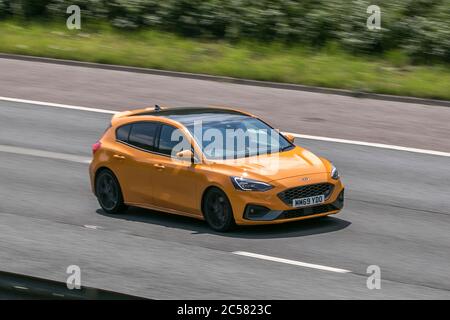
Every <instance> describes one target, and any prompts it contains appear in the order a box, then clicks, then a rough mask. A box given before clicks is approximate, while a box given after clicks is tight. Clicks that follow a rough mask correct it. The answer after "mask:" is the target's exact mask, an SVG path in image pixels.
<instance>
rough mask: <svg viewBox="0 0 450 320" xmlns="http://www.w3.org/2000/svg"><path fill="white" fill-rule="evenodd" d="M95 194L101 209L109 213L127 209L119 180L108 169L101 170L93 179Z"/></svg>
mask: <svg viewBox="0 0 450 320" xmlns="http://www.w3.org/2000/svg"><path fill="white" fill-rule="evenodd" d="M95 194H96V196H97V199H98V203H99V204H100V206H101V207H102V209H103V211H105V212H106V213H110V214H115V213H121V212H124V211H125V210H126V209H127V206H126V205H125V204H124V202H123V196H122V191H121V189H120V185H119V181H118V180H117V178H116V176H115V175H114V173H112V172H111V171H110V170H103V171H101V172H100V173H99V174H98V176H97V178H96V179H95Z"/></svg>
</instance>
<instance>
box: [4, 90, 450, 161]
mask: <svg viewBox="0 0 450 320" xmlns="http://www.w3.org/2000/svg"><path fill="white" fill-rule="evenodd" d="M0 101H9V102H17V103H28V104H34V105H39V106H44V107H55V108H61V109H70V110H80V111H87V112H97V113H105V114H116V113H119V112H120V111H113V110H108V109H99V108H89V107H82V106H75V105H66V104H60V103H52V102H43V101H35V100H25V99H17V98H9V97H1V96H0ZM285 133H288V134H291V135H293V136H294V137H296V138H300V139H309V140H317V141H327V142H336V143H343V144H351V145H360V146H365V147H373V148H380V149H388V150H395V151H406V152H413V153H419V154H427V155H433V156H441V157H450V152H444V151H437V150H428V149H419V148H411V147H403V146H397V145H390V144H383V143H375V142H366V141H358V140H347V139H339V138H330V137H320V136H313V135H306V134H299V133H291V132H285Z"/></svg>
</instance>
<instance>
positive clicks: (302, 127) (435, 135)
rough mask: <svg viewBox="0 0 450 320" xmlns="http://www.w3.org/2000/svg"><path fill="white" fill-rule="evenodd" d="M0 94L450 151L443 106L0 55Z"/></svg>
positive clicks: (448, 111)
mask: <svg viewBox="0 0 450 320" xmlns="http://www.w3.org/2000/svg"><path fill="white" fill-rule="evenodd" d="M0 73H1V77H0V96H4V97H13V98H21V99H29V100H40V101H49V102H54V103H64V104H74V105H80V106H86V107H94V108H107V109H113V110H125V109H130V108H141V107H145V106H149V105H154V104H167V105H169V106H205V105H226V106H233V107H236V108H238V109H243V110H246V111H249V112H252V113H254V114H256V115H259V116H261V117H263V118H264V119H266V120H267V121H270V122H271V124H273V125H274V126H275V127H277V128H281V129H283V130H284V131H289V132H296V133H301V134H309V135H315V136H325V137H333V138H341V139H352V140H361V141H368V142H375V143H385V144H393V145H400V146H404V147H412V148H422V149H431V150H437V151H444V152H450V139H449V136H450V132H449V131H450V130H449V123H450V108H449V107H438V106H429V105H419V104H412V103H400V102H391V101H380V100H373V99H359V98H352V97H345V96H339V95H330V94H320V93H311V92H303V91H294V90H282V89H274V88H263V87H255V86H247V85H238V84H230V83H219V82H211V81H205V80H193V79H185V78H174V77H167V76H157V75H151V74H139V73H132V72H122V71H112V70H102V69H91V68H84V67H75V66H65V65H57V64H49V63H39V62H29V61H19V60H11V59H2V58H0Z"/></svg>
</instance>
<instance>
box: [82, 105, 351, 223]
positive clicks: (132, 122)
mask: <svg viewBox="0 0 450 320" xmlns="http://www.w3.org/2000/svg"><path fill="white" fill-rule="evenodd" d="M293 140H294V138H293V137H292V136H290V135H283V134H280V133H279V132H278V131H277V130H275V129H273V128H272V127H271V126H269V125H268V124H267V123H266V122H264V121H262V120H261V119H258V118H257V117H255V116H253V115H251V114H247V113H244V112H240V111H237V110H232V109H224V108H212V107H211V108H173V109H161V108H159V107H158V106H156V107H155V109H153V108H152V109H141V110H134V111H127V112H122V113H118V114H116V115H114V116H113V119H112V121H111V126H110V127H109V128H108V129H107V130H106V132H105V133H104V135H103V136H102V138H101V139H100V140H99V141H98V142H97V143H95V144H94V145H93V160H92V162H91V165H90V169H89V170H90V177H91V184H92V190H93V192H94V194H95V195H96V196H97V198H98V201H99V203H100V206H101V207H102V209H103V210H104V211H105V212H107V213H111V214H113V213H120V212H123V211H125V210H126V208H127V206H137V207H143V208H148V209H155V210H159V211H164V212H169V213H174V214H180V215H185V216H189V217H194V218H198V219H204V220H206V222H207V223H208V224H209V226H210V227H211V228H212V229H214V230H217V231H226V230H228V229H230V228H231V227H233V226H234V225H235V224H238V225H252V224H271V223H272V224H273V223H283V222H289V221H295V220H302V219H308V218H314V217H321V216H326V215H330V214H335V213H338V212H339V211H340V210H341V209H342V208H343V204H344V186H343V184H342V182H341V180H340V177H339V173H338V171H337V169H336V168H335V167H334V166H333V164H332V163H330V162H329V161H328V160H326V159H324V158H320V157H318V156H316V155H314V154H312V153H311V152H309V151H307V150H305V149H303V148H301V147H299V146H296V145H294V144H293Z"/></svg>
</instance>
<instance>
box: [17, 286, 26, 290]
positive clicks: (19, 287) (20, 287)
mask: <svg viewBox="0 0 450 320" xmlns="http://www.w3.org/2000/svg"><path fill="white" fill-rule="evenodd" d="M13 288H15V289H19V290H28V288H27V287H22V286H13Z"/></svg>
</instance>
